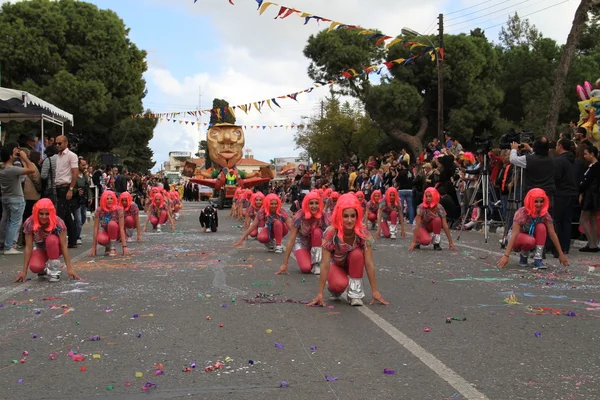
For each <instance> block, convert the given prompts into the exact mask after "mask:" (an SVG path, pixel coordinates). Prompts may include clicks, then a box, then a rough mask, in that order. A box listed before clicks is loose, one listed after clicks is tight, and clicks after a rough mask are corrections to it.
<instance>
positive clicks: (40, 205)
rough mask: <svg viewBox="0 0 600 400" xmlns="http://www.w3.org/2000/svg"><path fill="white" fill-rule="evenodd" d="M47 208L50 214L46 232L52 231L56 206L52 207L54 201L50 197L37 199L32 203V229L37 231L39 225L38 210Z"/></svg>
mask: <svg viewBox="0 0 600 400" xmlns="http://www.w3.org/2000/svg"><path fill="white" fill-rule="evenodd" d="M41 210H47V211H48V213H49V214H50V222H49V223H48V227H47V228H46V232H52V231H53V230H54V228H55V227H56V208H54V203H52V200H50V199H39V200H38V201H37V202H36V203H35V204H34V205H33V213H32V216H33V230H34V231H38V230H39V229H40V227H41V225H40V211H41Z"/></svg>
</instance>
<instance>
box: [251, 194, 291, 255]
mask: <svg viewBox="0 0 600 400" xmlns="http://www.w3.org/2000/svg"><path fill="white" fill-rule="evenodd" d="M272 200H275V201H277V210H276V211H275V213H274V214H271V201H272ZM256 218H258V224H259V226H260V224H261V223H262V224H263V226H264V227H265V228H266V229H263V230H261V231H260V233H259V234H258V241H259V242H261V243H263V244H264V245H265V246H267V248H268V249H269V250H277V249H276V247H277V248H278V249H281V241H282V240H283V237H284V236H285V235H287V234H288V227H287V225H286V224H285V222H286V221H287V219H288V214H287V212H286V211H285V210H282V209H281V199H280V198H279V196H277V195H276V194H273V193H271V194H270V195H268V196H267V197H265V199H264V200H263V207H262V209H260V211H259V212H258V214H257V215H256Z"/></svg>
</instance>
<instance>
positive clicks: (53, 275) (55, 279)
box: [48, 271, 60, 282]
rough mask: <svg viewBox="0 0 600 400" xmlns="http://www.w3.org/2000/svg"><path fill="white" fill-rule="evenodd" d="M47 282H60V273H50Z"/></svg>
mask: <svg viewBox="0 0 600 400" xmlns="http://www.w3.org/2000/svg"><path fill="white" fill-rule="evenodd" d="M48 281H49V282H59V281H60V271H52V273H51V274H50V279H48Z"/></svg>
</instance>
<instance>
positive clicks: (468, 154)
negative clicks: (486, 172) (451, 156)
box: [462, 151, 475, 164]
mask: <svg viewBox="0 0 600 400" xmlns="http://www.w3.org/2000/svg"><path fill="white" fill-rule="evenodd" d="M462 158H463V160H465V161H469V162H470V163H471V164H475V156H474V155H473V153H471V152H470V151H467V152H466V153H464V154H463V155H462Z"/></svg>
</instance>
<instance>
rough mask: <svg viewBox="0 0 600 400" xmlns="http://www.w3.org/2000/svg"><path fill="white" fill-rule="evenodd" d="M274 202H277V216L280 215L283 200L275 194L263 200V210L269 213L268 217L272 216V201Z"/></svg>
mask: <svg viewBox="0 0 600 400" xmlns="http://www.w3.org/2000/svg"><path fill="white" fill-rule="evenodd" d="M272 200H276V201H277V210H276V211H275V214H277V215H280V213H281V199H280V198H279V196H277V195H276V194H275V193H271V194H269V195H267V197H265V199H264V200H263V208H264V209H265V212H266V213H267V215H270V214H271V201H272Z"/></svg>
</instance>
